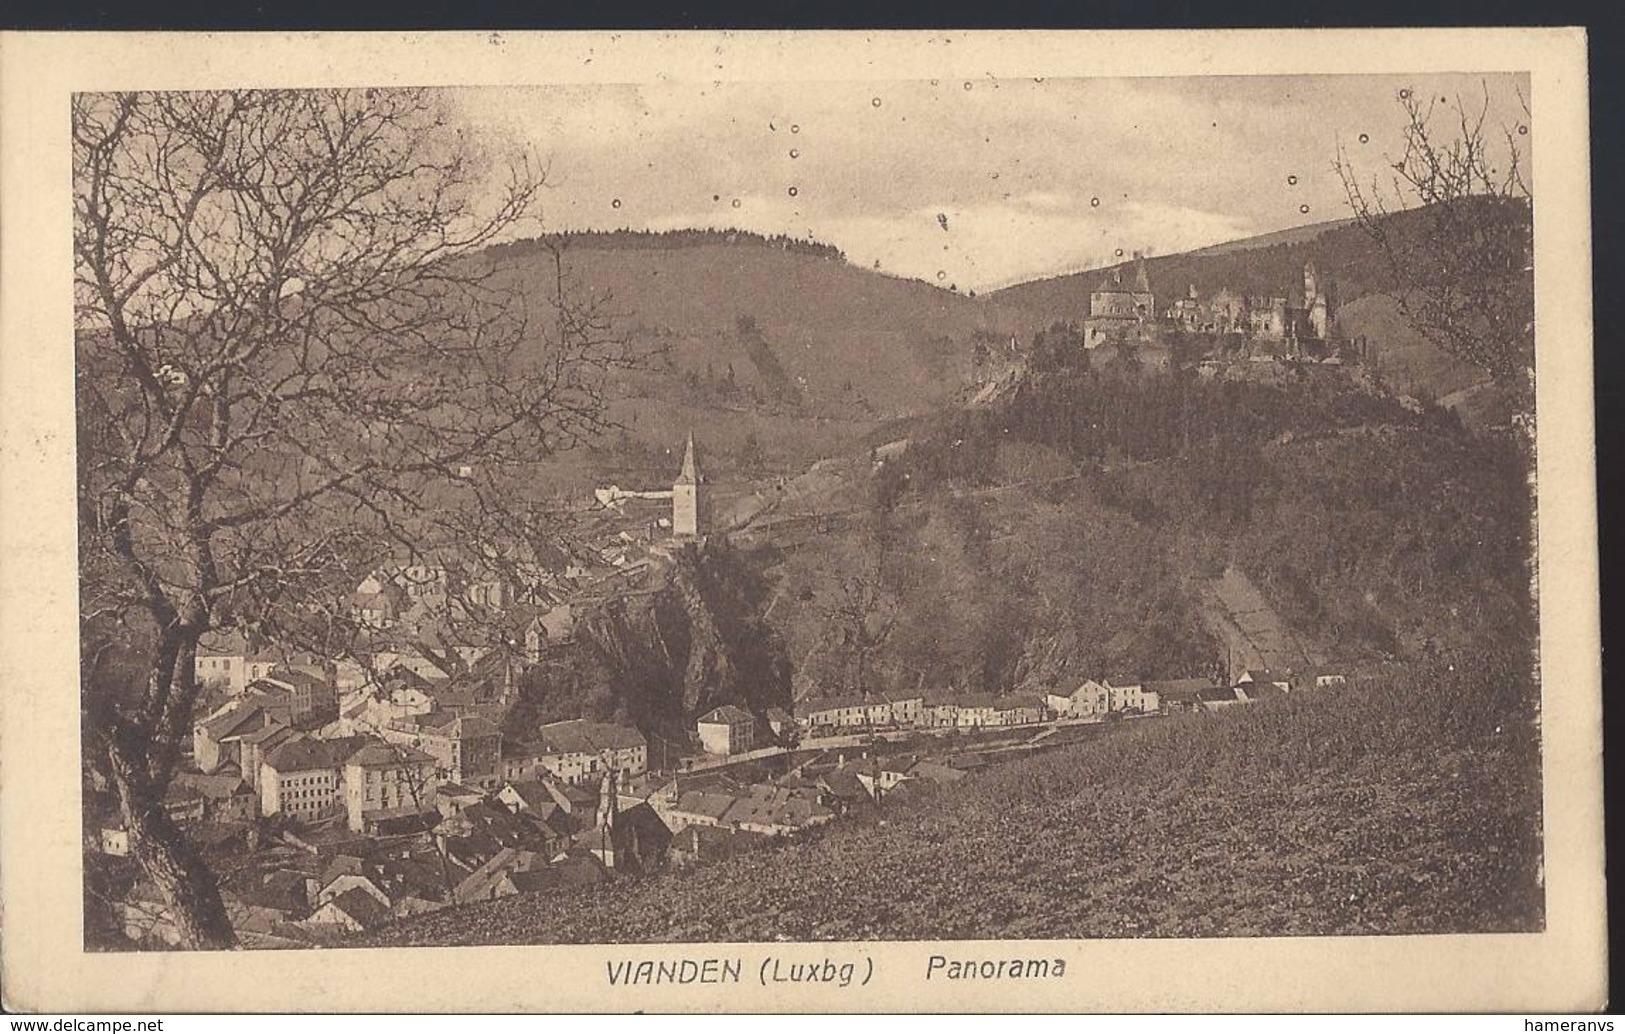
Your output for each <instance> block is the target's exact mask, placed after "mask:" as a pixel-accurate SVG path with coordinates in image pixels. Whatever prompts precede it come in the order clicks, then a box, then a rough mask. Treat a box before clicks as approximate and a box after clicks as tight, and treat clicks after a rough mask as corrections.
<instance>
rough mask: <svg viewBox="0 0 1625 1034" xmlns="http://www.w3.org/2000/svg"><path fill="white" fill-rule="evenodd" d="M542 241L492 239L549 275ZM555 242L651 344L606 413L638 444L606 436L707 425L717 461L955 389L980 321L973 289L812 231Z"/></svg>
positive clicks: (813, 446)
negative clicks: (875, 266) (923, 278)
mask: <svg viewBox="0 0 1625 1034" xmlns="http://www.w3.org/2000/svg"><path fill="white" fill-rule="evenodd" d="M546 243H548V242H540V241H531V242H522V243H517V244H512V245H506V246H501V247H497V248H493V249H491V251H490V252H489V254H490V257H491V258H492V260H493V261H494V263H495V265H496V267H497V268H498V269H499V270H501V271H502V272H503V275H504V276H508V277H511V278H512V280H511V281H510V282H513V283H516V284H518V285H519V286H521V287H523V288H524V289H527V290H530V291H545V290H547V289H548V288H549V287H550V285H551V284H552V278H553V276H554V265H553V258H552V254H551V252H550V251H549V250H548V248H547V247H546ZM551 243H554V244H559V245H561V246H562V250H561V254H562V256H563V259H562V261H563V264H564V269H565V274H566V278H567V282H568V283H569V284H570V285H571V286H572V287H573V288H574V289H575V290H577V291H578V292H579V293H580V295H581V296H582V297H591V298H593V299H595V300H597V301H599V302H600V303H601V304H603V305H604V307H605V309H606V311H608V312H609V313H611V314H613V315H615V316H616V317H617V318H616V326H617V329H618V330H620V331H622V332H624V333H627V334H628V335H629V336H630V338H631V341H632V343H633V345H634V346H635V347H636V348H637V350H638V351H639V352H641V353H643V354H645V355H646V356H647V357H648V359H647V361H646V362H645V364H644V367H643V369H641V370H639V371H637V372H635V373H631V374H628V375H625V376H623V377H621V378H620V383H619V384H618V395H619V398H618V399H617V401H616V402H615V404H614V406H613V407H612V415H613V416H614V417H616V418H617V419H618V420H619V421H620V422H621V423H622V424H623V425H625V426H626V428H627V429H628V436H629V439H630V440H629V441H628V442H626V443H622V444H624V445H626V446H628V447H629V448H620V447H618V446H616V443H608V446H609V447H612V448H616V450H617V451H619V452H622V453H628V452H635V451H636V449H637V448H638V447H639V446H644V447H649V446H653V447H659V448H661V449H664V448H666V447H669V446H670V445H671V443H673V442H681V440H682V438H683V435H684V433H685V432H687V431H688V430H690V429H696V428H698V429H703V432H704V437H705V440H706V444H707V447H708V451H709V452H710V454H711V455H712V456H713V457H715V458H717V459H718V461H719V462H720V463H722V464H724V465H730V466H731V465H735V464H736V463H737V464H740V465H743V464H744V463H745V462H746V460H747V459H751V460H754V462H756V463H757V464H758V465H764V466H768V467H771V468H775V469H800V468H804V467H805V466H807V465H810V464H811V463H812V462H814V461H816V460H817V459H819V458H820V457H822V456H826V455H834V454H837V453H839V452H841V451H844V449H845V448H847V447H849V446H850V445H851V444H852V443H853V442H855V441H856V440H858V439H859V438H861V437H862V436H863V435H864V434H866V433H867V432H868V431H870V430H871V429H873V428H874V427H876V426H877V425H879V424H880V423H882V422H884V421H886V420H890V419H895V418H897V417H901V416H907V415H910V414H916V413H921V412H925V411H927V410H930V409H932V408H934V407H936V406H938V405H940V404H942V403H943V402H944V401H946V400H947V399H949V398H951V397H952V396H953V395H954V394H955V393H956V392H957V391H958V390H959V389H960V387H961V385H962V384H963V381H964V378H965V375H966V363H967V357H968V355H969V352H970V347H971V345H970V343H971V339H972V337H973V336H974V335H975V334H976V332H977V331H978V330H980V329H984V323H985V321H984V316H983V310H982V308H981V306H980V305H979V304H978V303H977V301H976V300H974V299H971V298H968V297H965V296H962V295H958V294H955V293H953V292H950V291H945V290H941V289H939V288H936V287H932V286H930V285H928V284H924V283H921V282H918V281H912V280H903V279H899V278H896V277H891V276H885V275H882V274H880V273H877V272H873V271H870V270H865V269H861V268H859V267H857V266H854V265H852V264H850V263H848V262H846V261H845V260H844V259H843V258H842V257H841V256H840V255H839V253H838V252H836V251H835V250H834V249H832V248H827V247H823V246H818V245H811V244H808V243H806V242H793V241H788V240H768V239H764V238H761V237H758V236H755V235H752V234H745V233H713V232H698V231H697V232H692V233H683V234H673V235H657V234H602V235H579V236H566V237H563V238H557V239H553V240H552V241H551ZM747 439H752V444H750V445H748V446H747ZM747 453H750V454H751V455H750V456H747ZM661 456H662V457H663V456H664V454H663V453H662V454H661ZM650 462H651V464H654V463H657V462H658V458H653V459H651V461H650Z"/></svg>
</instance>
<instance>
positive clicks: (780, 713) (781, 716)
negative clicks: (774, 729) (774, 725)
mask: <svg viewBox="0 0 1625 1034" xmlns="http://www.w3.org/2000/svg"><path fill="white" fill-rule="evenodd" d="M767 720H768V721H770V722H779V723H781V724H783V723H785V722H788V721H790V720H791V719H790V712H789V711H786V710H785V709H784V708H782V707H770V708H768V709H767Z"/></svg>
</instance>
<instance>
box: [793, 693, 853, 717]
mask: <svg viewBox="0 0 1625 1034" xmlns="http://www.w3.org/2000/svg"><path fill="white" fill-rule="evenodd" d="M802 703H803V704H804V705H805V707H806V711H807V713H808V714H819V713H821V712H824V711H838V710H842V709H844V708H848V707H868V706H869V701H868V700H865V699H864V698H863V697H855V696H844V697H825V698H823V699H822V700H804V701H802Z"/></svg>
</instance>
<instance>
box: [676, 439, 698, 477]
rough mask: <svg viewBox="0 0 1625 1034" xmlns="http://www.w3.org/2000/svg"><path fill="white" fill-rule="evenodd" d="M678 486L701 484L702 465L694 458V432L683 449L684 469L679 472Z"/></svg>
mask: <svg viewBox="0 0 1625 1034" xmlns="http://www.w3.org/2000/svg"><path fill="white" fill-rule="evenodd" d="M676 483H677V484H679V485H697V484H699V483H700V465H699V462H698V461H697V460H695V458H694V432H693V431H690V432H689V433H688V442H687V444H686V445H684V447H683V469H682V470H680V471H678V472H677V481H676Z"/></svg>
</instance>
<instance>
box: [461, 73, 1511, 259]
mask: <svg viewBox="0 0 1625 1034" xmlns="http://www.w3.org/2000/svg"><path fill="white" fill-rule="evenodd" d="M1411 78H1415V77H1393V76H1297V77H1260V76H1238V77H1190V78H1184V79H1046V80H1044V81H1042V82H1039V81H1036V80H1030V79H1023V80H991V79H988V78H985V77H984V78H978V79H972V80H958V79H955V80H948V79H943V80H940V81H935V80H908V81H884V80H877V81H872V82H832V83H809V82H789V81H785V82H767V83H762V82H719V83H711V82H665V81H660V82H652V83H644V84H636V85H630V84H629V85H620V86H565V87H536V88H523V89H489V90H459V91H455V92H454V96H455V99H456V103H457V104H458V105H459V106H460V108H461V109H462V111H463V113H464V115H465V117H466V118H467V119H468V120H469V121H470V122H471V123H472V124H473V126H474V127H475V130H476V132H477V133H480V134H483V135H484V136H485V137H487V138H489V139H492V140H498V139H500V140H504V141H508V142H510V143H518V144H523V145H524V146H527V147H529V148H530V149H532V150H533V151H535V152H536V153H537V154H539V155H541V156H542V157H544V158H545V159H547V160H548V161H549V173H550V182H551V185H550V187H549V189H548V190H547V191H546V192H545V193H544V195H543V198H542V200H543V204H544V206H545V211H544V217H545V223H546V226H547V228H548V229H550V230H571V229H598V230H605V229H615V228H621V227H625V228H631V229H670V228H676V227H681V226H696V227H729V226H735V227H738V228H740V229H748V230H755V231H759V232H763V233H786V234H790V235H792V236H796V237H805V236H807V235H808V234H809V232H810V233H811V234H812V235H813V236H814V237H816V238H817V239H819V240H823V241H826V242H828V243H831V244H834V245H836V246H838V247H840V248H841V249H843V250H844V251H845V252H846V253H847V255H848V256H849V257H850V258H851V259H852V260H853V261H855V262H859V263H861V264H863V265H865V266H872V265H873V263H874V262H876V261H879V262H880V263H881V267H882V268H883V269H887V270H890V271H892V272H894V273H898V274H900V275H904V276H916V277H921V278H923V279H927V280H930V281H932V282H938V281H939V278H938V277H937V273H938V272H939V271H940V272H942V273H943V277H942V278H941V279H942V280H944V281H946V282H951V283H956V284H958V285H959V286H961V287H962V288H975V289H976V290H985V289H986V288H988V287H991V286H995V285H1000V284H1005V283H1009V282H1011V281H1013V280H1016V279H1021V278H1026V277H1033V276H1044V275H1052V274H1055V273H1059V272H1064V271H1067V270H1072V269H1077V268H1080V267H1084V266H1091V265H1098V264H1101V263H1105V262H1110V261H1111V260H1112V259H1113V258H1114V257H1115V252H1116V250H1117V249H1119V248H1121V249H1123V250H1124V252H1125V253H1129V252H1132V251H1133V250H1135V249H1142V250H1146V251H1150V252H1155V253H1160V254H1168V253H1172V252H1176V251H1181V250H1185V249H1188V248H1192V247H1200V246H1203V245H1208V244H1216V243H1220V242H1222V241H1225V240H1231V239H1234V238H1236V237H1240V236H1247V235H1251V234H1255V233H1265V232H1269V231H1272V230H1279V229H1285V228H1287V227H1289V226H1296V225H1302V224H1305V223H1313V222H1320V221H1323V220H1328V219H1334V218H1339V217H1342V216H1344V215H1346V214H1347V209H1346V204H1345V199H1344V197H1343V193H1342V186H1341V183H1340V181H1339V180H1338V178H1337V176H1336V174H1335V173H1334V172H1333V169H1332V159H1333V157H1334V156H1335V154H1336V152H1337V147H1338V144H1339V142H1342V143H1343V144H1345V145H1346V146H1352V147H1356V148H1357V149H1358V153H1356V154H1355V155H1353V157H1354V158H1355V159H1357V160H1358V161H1359V163H1360V164H1361V167H1362V168H1364V167H1370V168H1374V169H1377V170H1380V169H1381V168H1382V162H1383V160H1384V156H1385V155H1386V154H1388V153H1390V152H1391V151H1393V150H1395V149H1397V148H1398V147H1399V146H1400V141H1399V135H1398V134H1399V128H1400V122H1399V118H1398V112H1397V107H1396V104H1395V95H1396V94H1397V92H1398V89H1399V88H1400V87H1401V86H1405V85H1413V86H1415V87H1416V88H1418V89H1427V90H1429V91H1433V92H1438V93H1440V94H1441V95H1443V94H1447V93H1452V94H1453V93H1458V92H1459V93H1464V94H1467V95H1471V94H1473V93H1474V92H1475V91H1477V90H1479V89H1481V88H1485V86H1487V88H1488V89H1489V90H1490V91H1491V94H1492V99H1493V101H1494V104H1495V106H1496V108H1497V109H1498V110H1499V109H1502V108H1509V104H1508V103H1505V102H1507V101H1508V98H1513V97H1514V94H1513V77H1510V76H1500V77H1494V76H1492V77H1489V78H1488V80H1484V79H1483V78H1482V77H1476V76H1430V77H1425V78H1426V80H1427V81H1426V82H1425V83H1424V82H1420V81H1418V82H1416V83H1411V82H1410V79H1411ZM966 82H969V85H970V88H969V89H967V88H966ZM1513 103H1515V100H1514V102H1513ZM1512 110H1516V109H1512ZM1518 114H1519V116H1520V117H1521V110H1520V111H1518ZM1362 134H1364V136H1365V140H1366V142H1365V143H1353V142H1354V141H1358V140H1360V138H1361V135H1362ZM939 214H940V215H944V216H946V217H947V223H948V228H947V231H946V232H944V230H943V227H942V225H941V223H940V222H939V221H938V218H937V217H938V215H939Z"/></svg>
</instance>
